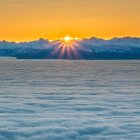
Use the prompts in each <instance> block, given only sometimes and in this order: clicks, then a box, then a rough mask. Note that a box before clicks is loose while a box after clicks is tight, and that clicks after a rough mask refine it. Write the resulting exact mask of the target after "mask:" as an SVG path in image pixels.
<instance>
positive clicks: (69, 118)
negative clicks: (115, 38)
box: [0, 58, 140, 140]
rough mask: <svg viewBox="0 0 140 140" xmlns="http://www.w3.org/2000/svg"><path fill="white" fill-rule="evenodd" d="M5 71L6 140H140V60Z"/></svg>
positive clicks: (1, 138)
mask: <svg viewBox="0 0 140 140" xmlns="http://www.w3.org/2000/svg"><path fill="white" fill-rule="evenodd" d="M0 66H1V67H0V140H139V137H140V133H139V132H140V118H139V115H140V112H139V109H140V94H139V91H140V88H139V66H140V65H139V61H134V62H133V61H116V62H114V61H109V62H105V61H43V60H41V61H39V60H38V61H30V60H28V61H25V60H20V61H19V60H16V59H9V58H8V59H4V60H2V59H0Z"/></svg>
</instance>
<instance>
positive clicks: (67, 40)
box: [64, 36, 73, 42]
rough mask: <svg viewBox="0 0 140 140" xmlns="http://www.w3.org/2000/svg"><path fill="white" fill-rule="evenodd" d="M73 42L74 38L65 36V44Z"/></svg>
mask: <svg viewBox="0 0 140 140" xmlns="http://www.w3.org/2000/svg"><path fill="white" fill-rule="evenodd" d="M72 40H73V38H72V37H70V36H65V37H64V41H65V42H70V41H72Z"/></svg>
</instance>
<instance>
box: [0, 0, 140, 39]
mask: <svg viewBox="0 0 140 140" xmlns="http://www.w3.org/2000/svg"><path fill="white" fill-rule="evenodd" d="M66 35H70V36H72V37H79V38H82V37H91V36H96V37H102V38H111V37H114V36H138V37H139V36H140V0H0V40H3V39H5V40H10V41H23V40H34V39H37V38H40V37H42V38H48V39H57V38H61V37H63V36H66Z"/></svg>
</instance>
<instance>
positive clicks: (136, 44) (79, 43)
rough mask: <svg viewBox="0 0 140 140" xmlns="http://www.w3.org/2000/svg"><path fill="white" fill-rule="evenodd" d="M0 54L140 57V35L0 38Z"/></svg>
mask: <svg viewBox="0 0 140 140" xmlns="http://www.w3.org/2000/svg"><path fill="white" fill-rule="evenodd" d="M0 56H8V57H16V58H17V59H87V60H98V59H99V60H111V59H112V60H115V59H140V38H134V37H122V38H119V37H115V38H112V39H110V40H105V39H102V38H96V37H92V38H88V39H86V38H85V39H81V40H73V41H71V42H70V43H66V42H64V41H62V40H54V41H49V40H47V39H42V38H40V39H39V40H35V41H30V42H19V43H16V42H8V41H5V40H3V41H0Z"/></svg>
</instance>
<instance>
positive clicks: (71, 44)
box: [52, 36, 80, 59]
mask: <svg viewBox="0 0 140 140" xmlns="http://www.w3.org/2000/svg"><path fill="white" fill-rule="evenodd" d="M56 45H58V46H57V47H56V48H55V49H54V51H53V53H52V55H58V57H59V59H76V58H78V57H79V54H78V53H77V52H78V51H77V49H78V47H80V45H79V43H78V40H77V38H76V39H75V38H72V37H70V36H65V37H64V38H62V39H61V40H59V41H57V42H56Z"/></svg>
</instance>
